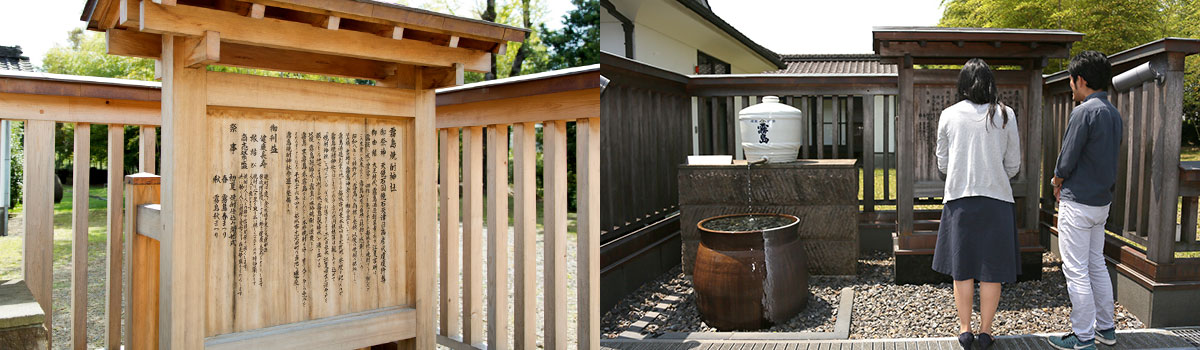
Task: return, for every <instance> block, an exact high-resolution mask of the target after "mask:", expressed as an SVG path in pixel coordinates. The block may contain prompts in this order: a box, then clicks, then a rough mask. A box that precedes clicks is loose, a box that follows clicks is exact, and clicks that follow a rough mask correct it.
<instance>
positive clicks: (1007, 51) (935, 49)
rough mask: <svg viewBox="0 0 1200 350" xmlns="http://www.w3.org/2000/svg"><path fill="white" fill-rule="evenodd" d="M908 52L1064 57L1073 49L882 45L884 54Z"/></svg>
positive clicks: (968, 44) (908, 43) (1049, 45)
mask: <svg viewBox="0 0 1200 350" xmlns="http://www.w3.org/2000/svg"><path fill="white" fill-rule="evenodd" d="M905 54H910V55H912V56H913V57H961V58H970V57H981V58H984V59H988V58H991V57H1008V58H1035V57H1037V58H1040V57H1055V58H1063V57H1067V56H1068V55H1069V54H1070V49H1069V48H1068V47H1067V46H1066V45H1063V44H1053V43H1047V44H1045V45H1038V46H1037V47H1036V48H1031V47H1029V46H1026V45H1020V46H1016V45H1010V46H1005V47H997V46H996V45H995V43H982V42H966V43H964V44H963V47H958V45H957V43H954V42H945V41H934V42H928V43H926V44H925V45H924V46H921V45H920V44H919V43H917V42H912V41H899V42H894V43H892V44H891V45H889V46H886V47H881V48H879V55H880V56H885V57H901V56H904V55H905Z"/></svg>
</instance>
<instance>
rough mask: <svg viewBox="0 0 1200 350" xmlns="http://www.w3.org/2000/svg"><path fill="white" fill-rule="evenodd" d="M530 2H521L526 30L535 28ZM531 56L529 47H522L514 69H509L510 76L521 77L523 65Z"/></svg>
mask: <svg viewBox="0 0 1200 350" xmlns="http://www.w3.org/2000/svg"><path fill="white" fill-rule="evenodd" d="M530 17H531V16H530V13H529V0H521V18H523V19H524V20H525V28H533V18H530ZM526 55H529V45H521V47H520V48H518V49H517V56H516V57H513V61H512V68H509V72H510V73H509V74H508V76H510V77H512V76H518V75H521V68H522V67H521V64H522V63H525V56H526Z"/></svg>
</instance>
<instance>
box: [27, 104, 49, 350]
mask: <svg viewBox="0 0 1200 350" xmlns="http://www.w3.org/2000/svg"><path fill="white" fill-rule="evenodd" d="M24 149H25V150H26V152H25V169H24V170H23V171H24V177H25V179H24V180H25V184H24V191H22V192H23V195H24V196H25V199H24V201H23V202H24V205H25V242H24V255H22V256H23V257H24V260H25V261H24V266H23V270H22V271H23V273H22V276H24V278H25V281H26V282H27V284H28V285H29V291H30V292H31V293H33V297H34V299H36V300H37V302H38V304H39V305H41V306H42V312H43V313H45V314H46V320H45V323H44V325H45V327H46V330H47V331H49V330H51V329H54V328H52V327H51V320H53V319H54V303H53V300H52V292H53V288H52V284H51V282H52V281H53V280H54V254H53V248H54V176H55V175H54V152H51V151H50V150H53V149H54V122H52V121H45V120H31V121H29V122H28V123H26V124H25V148H24ZM47 347H49V348H53V344H49V345H48V346H47Z"/></svg>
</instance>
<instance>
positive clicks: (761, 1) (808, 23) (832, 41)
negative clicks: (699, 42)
mask: <svg viewBox="0 0 1200 350" xmlns="http://www.w3.org/2000/svg"><path fill="white" fill-rule="evenodd" d="M708 3H709V6H711V7H712V10H713V12H715V13H716V14H717V16H720V17H721V19H724V20H725V21H726V22H729V24H731V25H733V27H734V28H737V29H738V31H741V32H742V34H745V35H746V36H747V37H749V38H750V39H751V40H754V42H756V43H758V44H759V45H762V46H765V47H766V48H768V49H770V50H771V51H775V53H778V54H824V53H871V27H874V26H935V25H937V22H938V19H940V18H941V17H942V9H941V8H940V7H941V3H942V0H904V1H897V0H774V1H771V0H708Z"/></svg>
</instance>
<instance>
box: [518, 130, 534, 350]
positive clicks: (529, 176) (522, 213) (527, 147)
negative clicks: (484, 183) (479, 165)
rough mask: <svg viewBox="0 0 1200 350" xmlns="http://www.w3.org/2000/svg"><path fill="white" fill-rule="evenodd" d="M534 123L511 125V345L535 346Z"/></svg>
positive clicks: (523, 349)
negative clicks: (513, 244)
mask: <svg viewBox="0 0 1200 350" xmlns="http://www.w3.org/2000/svg"><path fill="white" fill-rule="evenodd" d="M536 133H537V130H536V125H535V124H534V123H521V124H516V125H513V188H514V191H513V234H515V235H516V236H515V237H514V239H513V241H514V243H515V247H514V248H513V254H514V255H515V256H514V257H513V260H514V262H513V263H514V264H515V266H514V267H513V273H514V276H513V286H514V288H515V289H516V291H515V292H516V293H515V295H514V296H513V310H514V311H515V315H514V318H515V320H514V323H513V325H514V327H516V328H515V330H516V331H515V333H514V335H513V338H514V343H513V348H515V349H517V350H534V349H536V348H537V327H538V325H537V149H536V147H537V144H536V142H535V141H537V140H536V137H537V135H536Z"/></svg>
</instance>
